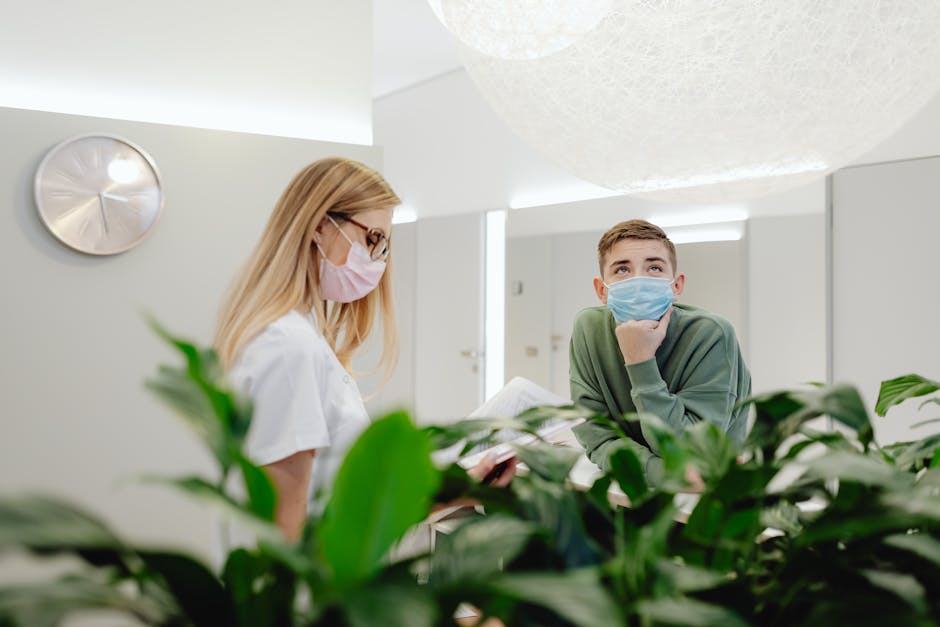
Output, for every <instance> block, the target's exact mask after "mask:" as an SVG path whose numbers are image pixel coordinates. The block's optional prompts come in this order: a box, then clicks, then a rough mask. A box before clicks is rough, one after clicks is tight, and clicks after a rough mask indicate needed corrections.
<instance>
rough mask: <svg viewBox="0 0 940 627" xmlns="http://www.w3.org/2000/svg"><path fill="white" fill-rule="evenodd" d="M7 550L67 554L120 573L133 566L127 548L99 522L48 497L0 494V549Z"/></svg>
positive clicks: (130, 569) (127, 572)
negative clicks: (5, 495)
mask: <svg viewBox="0 0 940 627" xmlns="http://www.w3.org/2000/svg"><path fill="white" fill-rule="evenodd" d="M9 549H28V550H31V551H36V552H40V553H43V554H48V553H70V554H74V555H76V556H78V557H80V558H82V559H84V560H85V561H86V562H88V563H89V564H91V565H93V566H113V567H115V568H117V569H118V570H119V571H120V572H121V573H122V574H130V573H131V572H132V571H133V569H134V568H135V565H134V562H133V558H132V552H131V551H130V549H128V548H127V547H126V546H125V545H124V543H123V542H122V541H121V540H119V539H118V538H117V536H115V535H114V534H113V533H112V532H111V530H110V529H108V527H107V526H106V525H105V524H104V523H103V522H101V521H100V520H99V519H98V518H96V517H95V516H92V515H91V514H88V513H86V512H85V511H84V510H82V509H80V508H78V507H76V506H74V505H71V504H69V503H66V502H65V501H62V500H60V499H56V498H52V497H41V496H22V497H0V552H2V551H4V550H9Z"/></svg>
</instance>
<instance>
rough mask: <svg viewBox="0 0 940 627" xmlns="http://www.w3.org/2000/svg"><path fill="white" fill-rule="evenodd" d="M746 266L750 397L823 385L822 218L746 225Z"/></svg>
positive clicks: (773, 219) (756, 221)
mask: <svg viewBox="0 0 940 627" xmlns="http://www.w3.org/2000/svg"><path fill="white" fill-rule="evenodd" d="M748 260H749V261H748V273H749V275H750V280H749V282H748V289H747V292H746V294H747V305H748V324H749V325H750V329H749V330H750V333H749V343H750V350H749V351H748V365H749V366H750V368H751V380H752V383H753V389H754V392H755V393H760V392H767V391H770V390H779V389H792V388H794V387H798V386H800V385H801V384H804V383H808V382H811V381H825V380H826V229H825V215H824V214H819V213H814V214H806V215H795V216H773V217H766V218H757V219H754V220H750V221H749V222H748Z"/></svg>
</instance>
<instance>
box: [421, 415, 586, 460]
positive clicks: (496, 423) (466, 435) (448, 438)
mask: <svg viewBox="0 0 940 627" xmlns="http://www.w3.org/2000/svg"><path fill="white" fill-rule="evenodd" d="M590 416H591V412H590V411H588V410H587V409H585V408H583V407H578V406H575V405H567V406H562V407H554V406H543V407H532V408H529V409H527V410H526V411H524V412H522V413H520V414H519V415H518V416H507V417H499V418H466V419H464V420H460V421H458V422H455V423H452V424H449V425H431V426H428V427H424V428H423V430H424V431H425V432H426V433H427V434H428V435H429V437H430V438H431V441H432V443H433V446H434V448H436V449H441V448H447V447H449V446H453V445H454V444H457V443H458V442H461V441H465V446H464V452H466V451H467V450H468V449H469V448H472V447H474V446H476V445H478V444H495V443H496V439H495V437H494V436H495V435H496V432H498V431H510V432H513V434H519V433H528V434H531V435H535V436H536V437H538V429H539V427H541V426H542V425H543V424H545V423H546V422H554V421H573V420H578V419H583V418H588V417H590Z"/></svg>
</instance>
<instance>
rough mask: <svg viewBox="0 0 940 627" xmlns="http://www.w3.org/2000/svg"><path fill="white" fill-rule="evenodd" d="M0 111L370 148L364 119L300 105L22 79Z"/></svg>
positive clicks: (6, 91) (10, 85)
mask: <svg viewBox="0 0 940 627" xmlns="http://www.w3.org/2000/svg"><path fill="white" fill-rule="evenodd" d="M0 106H2V107H10V108H13V109H27V110H31V111H47V112H50V113H65V114H70V115H84V116H89V117H99V118H108V119H114V120H129V121H135V122H149V123H153V124H170V125H173V126H186V127H191V128H204V129H213V130H220V131H233V132H236V133H255V134H260V135H270V136H275V137H294V138H300V139H311V140H318V141H332V142H339V143H344V144H362V145H371V144H372V123H371V120H370V119H367V116H363V115H353V114H350V113H348V112H344V111H340V110H322V109H321V110H317V109H314V110H311V108H310V106H309V103H304V102H297V101H296V100H295V101H294V102H284V103H265V102H254V103H252V102H235V101H234V100H217V101H212V100H210V98H209V97H207V95H205V94H202V95H200V94H184V93H162V92H157V93H154V92H147V91H144V90H137V91H133V90H131V91H129V90H126V89H119V88H115V87H113V86H102V87H101V88H100V89H88V88H87V87H86V86H84V85H83V86H81V88H79V87H77V86H75V85H68V84H62V85H59V84H55V83H49V82H41V81H31V80H29V79H23V80H22V81H21V82H19V83H17V82H16V81H15V80H10V81H8V82H7V83H5V84H4V85H3V93H2V95H0Z"/></svg>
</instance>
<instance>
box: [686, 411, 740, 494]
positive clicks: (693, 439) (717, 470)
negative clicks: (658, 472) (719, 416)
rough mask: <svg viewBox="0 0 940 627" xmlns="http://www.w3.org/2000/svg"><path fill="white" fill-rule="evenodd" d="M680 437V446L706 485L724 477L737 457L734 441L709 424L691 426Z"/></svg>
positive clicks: (700, 423)
mask: <svg viewBox="0 0 940 627" xmlns="http://www.w3.org/2000/svg"><path fill="white" fill-rule="evenodd" d="M682 436H683V437H682V445H683V446H684V447H685V449H686V451H688V453H689V456H690V458H691V460H692V462H693V463H694V464H695V466H696V468H698V471H699V473H700V474H701V475H702V479H704V480H705V482H706V483H710V482H712V481H714V480H716V479H717V478H718V477H721V476H722V475H724V474H725V472H727V470H728V468H729V467H730V466H731V464H733V463H734V462H735V458H736V457H737V455H738V448H737V445H736V444H735V443H734V440H732V439H731V438H730V437H729V436H728V434H726V433H725V432H724V431H722V430H721V429H719V428H718V427H716V426H715V425H714V424H712V423H710V422H705V421H703V422H699V423H697V424H695V425H692V426H691V427H689V428H687V429H686V430H685V431H684V432H683V434H682Z"/></svg>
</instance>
